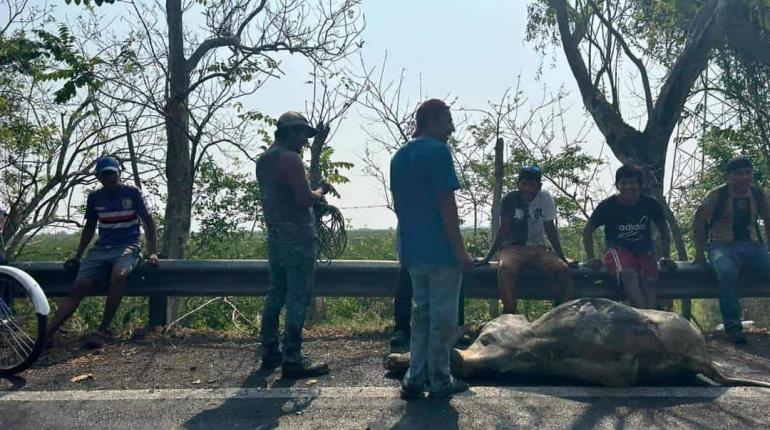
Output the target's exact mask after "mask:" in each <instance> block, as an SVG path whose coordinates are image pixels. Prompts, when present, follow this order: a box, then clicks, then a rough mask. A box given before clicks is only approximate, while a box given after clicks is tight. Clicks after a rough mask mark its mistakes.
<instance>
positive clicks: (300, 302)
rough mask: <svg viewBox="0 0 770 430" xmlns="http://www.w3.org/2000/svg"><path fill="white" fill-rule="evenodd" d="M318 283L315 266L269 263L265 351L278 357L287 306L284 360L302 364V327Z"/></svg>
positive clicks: (263, 330) (263, 347)
mask: <svg viewBox="0 0 770 430" xmlns="http://www.w3.org/2000/svg"><path fill="white" fill-rule="evenodd" d="M314 283H315V264H314V263H313V262H310V263H306V264H300V265H296V266H282V265H278V264H274V263H270V289H269V290H268V291H267V298H266V299H265V308H264V310H263V311H262V329H261V334H262V350H263V354H264V353H275V352H278V351H279V347H278V318H279V316H280V315H281V308H282V307H283V305H284V304H286V323H285V327H284V335H283V348H282V350H283V360H284V361H285V362H299V361H300V360H301V358H302V351H301V350H302V327H304V325H305V313H306V311H307V307H308V305H309V304H310V298H311V296H312V293H313V285H314Z"/></svg>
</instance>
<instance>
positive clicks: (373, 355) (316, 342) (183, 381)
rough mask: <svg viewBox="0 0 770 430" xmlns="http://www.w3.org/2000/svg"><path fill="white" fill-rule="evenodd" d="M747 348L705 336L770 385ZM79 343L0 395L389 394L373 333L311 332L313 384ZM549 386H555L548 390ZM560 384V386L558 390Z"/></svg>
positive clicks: (194, 353)
mask: <svg viewBox="0 0 770 430" xmlns="http://www.w3.org/2000/svg"><path fill="white" fill-rule="evenodd" d="M748 338H749V344H748V345H746V346H740V347H736V346H734V345H732V344H730V343H728V342H726V341H725V340H723V339H722V338H721V337H720V336H719V335H709V336H707V340H708V347H709V352H710V353H711V356H712V359H713V360H714V361H716V362H717V363H718V364H719V365H720V368H721V369H722V371H723V373H724V374H725V375H727V376H740V377H747V378H753V379H761V380H767V381H770V334H768V333H752V334H749V335H748ZM82 341H83V339H82V337H81V336H74V335H63V336H58V337H57V339H56V345H55V347H54V348H53V349H51V350H49V351H45V352H44V355H43V356H42V357H41V358H40V359H39V360H38V362H37V363H36V364H35V365H34V366H33V367H32V368H31V369H29V370H27V371H26V372H23V373H22V374H20V375H18V377H15V378H12V379H0V390H14V389H20V390H36V391H37V390H82V389H86V390H104V389H150V390H151V389H163V388H221V387H273V386H276V387H279V386H312V385H316V384H318V385H320V386H396V385H397V384H398V377H397V376H394V375H388V374H386V373H385V371H384V370H383V367H382V359H383V357H384V356H385V355H386V354H387V353H388V352H389V347H388V338H387V335H386V334H383V333H380V332H363V333H355V332H346V331H340V330H332V329H327V330H314V331H310V332H309V333H307V335H306V341H305V351H306V352H307V353H308V354H309V355H310V356H311V357H313V358H315V359H320V360H326V361H328V363H329V366H330V368H331V373H330V374H329V375H327V376H323V377H320V378H317V379H310V380H300V381H289V380H283V379H281V378H280V370H276V371H275V372H264V371H259V370H258V364H259V358H258V352H257V351H258V345H257V342H256V340H255V339H253V338H248V337H244V336H228V335H223V334H221V333H214V332H210V333H209V332H200V331H198V332H194V331H182V332H178V333H175V334H173V335H161V334H155V333H149V334H144V335H134V336H133V337H130V338H119V339H117V340H116V341H115V342H113V343H111V344H109V345H107V346H106V347H104V348H103V349H101V350H94V351H91V350H86V349H83V348H81V345H82ZM471 382H472V383H473V384H475V385H503V384H505V385H516V384H525V385H536V384H538V383H540V384H543V383H545V384H547V383H554V382H545V381H531V380H529V381H521V380H518V381H517V380H515V379H504V380H501V379H499V378H496V379H495V380H489V381H484V380H479V381H471ZM555 383H558V381H557V382H555ZM562 384H563V383H562Z"/></svg>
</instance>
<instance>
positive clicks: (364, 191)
mask: <svg viewBox="0 0 770 430" xmlns="http://www.w3.org/2000/svg"><path fill="white" fill-rule="evenodd" d="M32 3H33V4H34V3H35V0H33V1H32ZM54 4H56V8H57V10H56V15H57V16H58V17H61V18H65V19H67V18H69V19H71V18H72V17H74V16H76V15H77V14H79V13H82V12H83V9H82V6H81V7H79V6H75V5H74V4H73V5H65V4H64V2H63V1H59V2H54ZM527 4H528V1H527V0H473V1H469V0H464V1H461V0H411V1H407V0H388V1H384V0H364V1H363V5H362V8H363V13H364V16H365V18H366V28H365V30H364V32H363V35H362V39H363V41H364V45H363V48H362V55H363V58H364V60H365V62H366V63H367V64H370V65H380V64H381V63H382V60H383V58H384V57H385V55H386V53H387V58H388V60H387V69H386V70H387V73H386V76H389V77H390V78H391V79H397V78H398V76H399V74H400V72H401V70H402V69H404V70H405V81H404V91H405V93H404V99H406V100H408V101H409V102H410V104H411V105H414V104H416V103H417V102H418V101H419V99H420V94H421V93H422V94H424V95H425V96H427V97H439V98H443V97H446V96H451V97H452V98H456V100H457V101H456V105H460V106H462V107H467V108H486V107H488V103H489V101H498V100H499V99H500V97H501V96H502V95H503V93H504V92H505V91H506V89H508V88H510V87H514V86H515V85H516V83H517V77H518V76H519V75H520V76H521V89H522V90H523V92H524V94H525V96H528V97H530V98H531V99H538V98H539V97H542V95H543V89H544V87H545V90H546V91H549V92H550V91H552V92H554V93H555V92H557V91H558V90H559V88H560V87H562V86H563V87H564V88H565V89H566V90H567V91H568V92H570V96H569V97H568V99H567V104H566V106H568V115H567V123H568V126H570V127H574V128H576V129H577V128H579V127H581V126H582V124H583V123H584V122H585V120H586V114H585V110H584V109H583V107H582V103H581V101H580V98H579V94H578V90H577V87H576V85H575V82H574V79H573V77H572V75H571V73H570V71H569V68H568V67H567V64H566V61H565V60H564V57H563V53H562V52H561V50H560V49H558V48H557V49H556V50H554V51H553V53H552V55H550V56H546V57H543V56H542V55H541V54H539V53H537V52H536V51H535V49H534V47H533V46H532V45H531V44H527V43H526V42H525V41H524V37H525V29H526V24H527ZM115 7H125V6H107V7H106V8H103V9H101V10H102V11H105V12H104V13H108V14H109V13H114V12H115V11H116V10H117V11H119V9H115ZM109 8H112V9H109ZM100 13H101V11H100ZM187 24H188V25H193V24H194V20H190V22H188V23H187ZM114 25H120V24H119V22H118V23H115V24H114ZM350 61H354V62H355V63H358V57H357V56H356V57H354V58H352V59H351V60H350ZM281 68H282V70H283V71H284V72H285V75H284V76H283V77H282V78H281V79H274V80H272V81H269V82H268V83H267V84H266V85H265V86H264V87H262V88H261V89H260V90H259V91H258V92H257V93H256V94H254V95H252V96H249V97H247V98H245V99H244V100H243V103H244V106H246V107H247V108H248V109H256V110H259V111H260V112H263V113H266V114H268V115H271V116H273V117H277V116H279V115H280V114H281V113H282V112H285V111H287V110H299V111H302V110H304V106H305V103H306V101H308V100H309V99H310V98H312V87H311V86H310V85H308V84H306V83H305V82H306V81H307V80H308V78H309V73H310V71H311V68H310V65H309V64H308V62H307V60H305V59H304V58H302V57H300V56H292V57H288V58H284V59H283V61H282V64H281ZM541 68H542V73H540V74H539V73H538V71H539V70H541ZM367 127H374V128H375V129H376V127H377V125H372V124H370V123H369V122H368V121H366V120H365V119H364V118H362V115H361V108H360V107H354V108H353V109H351V111H350V112H349V114H348V115H347V117H346V118H345V119H344V121H343V122H342V123H341V124H340V127H339V129H338V131H337V133H336V134H335V135H334V139H333V141H332V142H331V145H332V147H333V148H334V149H335V158H336V159H337V160H342V161H349V162H353V163H354V164H355V165H356V167H355V168H354V169H353V170H352V171H348V172H346V173H345V174H346V176H348V177H349V178H350V179H351V183H349V184H343V185H341V186H338V187H337V189H338V191H339V192H340V194H341V198H339V199H337V198H330V203H331V204H334V205H336V206H338V207H339V208H341V209H342V212H343V214H344V216H345V217H346V219H348V220H349V221H350V225H349V227H352V228H377V229H379V228H393V227H395V225H396V218H395V215H394V214H393V213H392V212H391V211H390V210H389V209H387V208H385V207H383V206H384V204H385V197H384V195H383V191H382V188H381V186H380V185H379V184H378V182H377V181H376V180H374V179H373V178H371V177H368V176H367V175H365V174H364V173H363V172H362V171H361V165H362V163H361V162H360V157H361V156H362V154H363V152H364V148H365V147H366V145H367V143H371V142H368V136H367V134H366V132H365V130H364V129H365V128H367ZM602 143H603V138H602V137H601V135H600V134H598V133H597V132H595V131H594V132H592V133H591V134H590V135H589V141H588V143H587V145H586V147H585V148H584V149H585V150H586V151H587V152H589V153H591V154H593V155H597V154H598V153H599V151H600V148H601V147H602ZM607 154H609V153H608V152H607V151H605V155H607ZM608 158H609V159H610V160H611V161H612V162H613V163H617V162H616V161H614V158H613V157H612V156H611V154H609V157H608ZM380 161H381V165H382V167H383V168H384V170H385V171H387V165H388V161H389V160H388V159H387V157H386V156H383V157H382V159H381V160H380ZM251 171H252V172H253V169H252V170H251Z"/></svg>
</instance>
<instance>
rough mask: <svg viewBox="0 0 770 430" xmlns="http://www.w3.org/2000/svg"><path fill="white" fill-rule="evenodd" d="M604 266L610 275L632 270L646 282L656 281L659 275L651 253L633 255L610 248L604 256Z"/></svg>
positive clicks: (653, 254) (626, 251)
mask: <svg viewBox="0 0 770 430" xmlns="http://www.w3.org/2000/svg"><path fill="white" fill-rule="evenodd" d="M604 264H606V265H607V270H609V272H610V273H612V274H615V275H617V274H619V273H620V272H622V271H623V270H633V271H635V272H636V273H638V274H639V277H640V278H642V279H646V280H648V281H655V280H657V279H658V275H659V273H660V272H659V271H658V261H657V259H656V258H655V253H653V252H646V253H644V254H639V255H634V254H633V253H632V252H631V251H629V250H627V249H625V248H610V250H609V251H607V252H606V253H605V254H604Z"/></svg>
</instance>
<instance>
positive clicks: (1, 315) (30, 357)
mask: <svg viewBox="0 0 770 430" xmlns="http://www.w3.org/2000/svg"><path fill="white" fill-rule="evenodd" d="M47 321H48V318H47V316H46V315H43V314H40V313H37V312H36V311H35V306H34V304H33V301H32V296H31V295H30V294H29V293H28V292H27V289H26V288H24V286H23V285H21V283H19V281H17V280H16V279H15V278H14V277H12V276H9V275H7V274H4V273H2V274H0V376H9V375H15V374H17V373H19V372H22V371H23V370H25V369H27V368H28V367H29V366H31V365H32V363H34V362H35V360H36V359H37V357H38V356H39V355H40V351H42V349H43V343H44V342H45V333H46V324H47Z"/></svg>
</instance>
